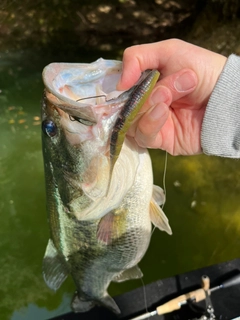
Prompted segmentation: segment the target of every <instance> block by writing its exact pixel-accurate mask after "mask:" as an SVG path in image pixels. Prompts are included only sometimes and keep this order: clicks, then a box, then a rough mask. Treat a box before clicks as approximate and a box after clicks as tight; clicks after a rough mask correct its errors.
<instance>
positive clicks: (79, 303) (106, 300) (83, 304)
mask: <svg viewBox="0 0 240 320" xmlns="http://www.w3.org/2000/svg"><path fill="white" fill-rule="evenodd" d="M95 306H104V307H106V308H108V309H109V310H111V311H112V312H114V313H115V314H120V313H121V311H120V309H119V308H118V306H117V304H116V302H115V301H114V300H113V299H112V298H111V297H110V296H109V295H108V294H106V295H105V296H104V297H103V298H101V299H98V300H91V301H88V300H84V298H80V297H79V296H78V293H77V292H75V295H74V297H73V300H72V310H73V311H74V312H87V311H89V310H90V309H92V308H93V307H95Z"/></svg>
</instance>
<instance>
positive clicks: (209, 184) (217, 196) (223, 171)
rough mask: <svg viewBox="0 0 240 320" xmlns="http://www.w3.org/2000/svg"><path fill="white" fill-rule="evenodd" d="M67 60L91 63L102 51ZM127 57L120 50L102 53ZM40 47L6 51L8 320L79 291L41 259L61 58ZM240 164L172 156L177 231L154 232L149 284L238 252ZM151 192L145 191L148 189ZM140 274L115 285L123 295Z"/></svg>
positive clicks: (3, 205) (39, 316) (45, 310)
mask: <svg viewBox="0 0 240 320" xmlns="http://www.w3.org/2000/svg"><path fill="white" fill-rule="evenodd" d="M84 52H85V53H81V54H78V55H75V56H74V57H69V56H62V57H61V60H62V61H67V62H71V61H79V62H91V61H94V60H95V59H97V58H98V57H100V53H99V52H96V51H94V52H87V53H86V51H84ZM101 56H102V57H104V58H110V57H111V58H113V59H115V58H120V56H121V55H120V53H118V52H110V53H109V52H108V53H107V54H106V55H104V54H103V53H101ZM59 59H60V58H59V57H58V58H56V57H46V56H44V54H40V53H39V52H36V53H34V52H32V53H31V52H30V53H29V52H28V53H26V52H22V53H21V52H20V53H17V54H16V53H14V54H13V53H10V52H7V53H6V52H5V53H2V54H0V69H1V73H0V90H1V93H0V215H1V224H0V239H1V241H0V266H1V272H0V283H1V287H0V314H1V319H2V320H5V319H11V320H20V319H25V320H30V319H35V320H43V319H48V318H51V317H53V316H56V315H59V314H62V313H65V312H68V311H69V310H70V307H69V304H70V300H71V297H72V294H73V292H74V290H75V288H74V285H73V282H72V280H71V279H70V278H69V279H67V281H66V282H65V283H64V284H63V286H62V287H61V288H60V289H59V290H58V291H57V292H56V293H54V292H52V291H51V290H50V289H48V288H47V286H46V285H45V283H44V281H43V278H42V274H41V265H42V258H43V255H44V251H45V247H46V244H47V241H48V234H49V233H48V225H47V218H46V210H45V186H44V173H43V161H42V151H41V132H40V101H41V97H42V91H43V84H42V80H41V71H42V68H43V67H44V65H46V64H47V63H50V62H53V61H57V60H58V61H59ZM151 155H152V160H153V167H154V177H155V183H156V184H158V185H161V186H162V184H163V182H162V181H163V171H164V162H165V153H164V152H162V151H159V150H155V151H152V152H151ZM239 168H240V163H239V161H237V160H230V159H221V158H216V157H207V156H205V155H200V156H196V157H171V156H168V166H167V176H166V190H167V203H166V205H165V207H164V211H165V213H166V214H167V216H168V217H169V220H170V224H171V227H172V230H173V235H172V236H168V235H167V234H165V233H162V232H160V231H158V230H155V231H154V233H153V237H152V241H151V244H150V247H149V250H148V252H147V254H146V255H145V257H144V259H143V260H142V262H141V263H140V268H141V269H142V271H143V273H144V278H143V280H144V283H145V284H147V283H149V282H152V281H154V280H156V279H159V278H164V277H169V276H172V275H175V274H178V273H182V272H186V271H189V270H193V269H196V268H199V267H203V266H207V265H210V264H214V263H218V262H222V261H226V260H229V259H233V258H236V257H239V250H240V200H239V194H240V170H239ZM143 196H144V195H143ZM139 286H142V283H141V281H139V280H135V281H129V282H125V283H122V284H113V285H111V286H110V290H109V291H110V294H111V295H117V294H121V293H123V292H126V291H128V290H132V289H133V288H135V287H139Z"/></svg>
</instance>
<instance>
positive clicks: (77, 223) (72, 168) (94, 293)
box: [42, 58, 172, 314]
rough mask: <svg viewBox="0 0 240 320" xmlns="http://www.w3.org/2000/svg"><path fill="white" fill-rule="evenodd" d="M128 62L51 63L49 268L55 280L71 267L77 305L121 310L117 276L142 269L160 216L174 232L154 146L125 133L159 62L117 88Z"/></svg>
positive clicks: (46, 135) (47, 79)
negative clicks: (114, 293)
mask: <svg viewBox="0 0 240 320" xmlns="http://www.w3.org/2000/svg"><path fill="white" fill-rule="evenodd" d="M121 72H122V62H121V61H118V60H105V59H102V58H100V59H98V60H96V61H94V62H92V63H51V64H49V65H47V66H46V67H45V68H44V70H43V82H44V85H45V90H44V95H43V102H42V151H43V158H44V171H45V182H46V203H47V212H48V222H49V229H50V238H49V241H48V244H47V248H46V252H45V255H44V258H43V278H44V280H45V282H46V284H47V286H48V287H49V288H51V289H53V290H55V291H56V290H57V289H58V288H59V287H60V286H61V284H62V283H63V282H64V280H65V279H66V278H67V277H68V276H69V275H71V277H72V278H73V281H74V283H75V285H76V292H75V293H74V296H73V299H72V303H71V307H72V310H73V311H74V312H87V311H89V310H90V309H91V308H93V307H95V306H104V307H106V308H108V309H110V310H111V311H112V312H114V313H116V314H119V313H120V309H119V307H118V306H117V304H116V302H115V301H114V299H113V298H112V297H110V295H109V294H108V291H107V290H108V286H109V285H110V283H111V282H122V281H125V280H128V279H138V278H141V277H142V276H143V274H142V271H141V270H140V268H139V267H138V263H139V262H140V261H141V259H142V258H143V256H144V254H145V252H146V251H147V249H148V246H149V243H150V238H151V232H152V224H153V225H154V226H156V227H158V228H159V229H160V230H163V231H166V232H167V233H168V234H171V233H172V231H171V228H170V226H169V222H168V219H167V217H166V215H165V214H164V212H163V211H162V209H161V206H160V205H161V204H163V203H164V201H165V195H164V192H163V190H162V189H161V188H160V187H159V186H156V185H154V184H153V172H152V164H151V158H150V156H149V153H148V150H147V149H145V148H141V147H139V146H138V144H137V143H136V141H135V140H134V139H133V138H132V137H130V136H128V135H127V131H128V129H129V127H130V126H131V125H132V123H133V122H134V121H136V118H137V115H138V114H139V110H140V109H141V107H142V105H143V104H144V102H145V101H146V99H147V98H148V96H149V94H150V92H151V91H152V89H153V87H154V85H155V83H156V82H157V80H158V77H159V72H158V71H156V70H148V71H145V72H143V73H142V76H141V77H140V79H139V81H138V83H137V84H136V85H135V86H133V87H132V88H130V89H129V90H127V91H118V90H117V89H116V87H117V83H118V81H119V79H120V76H121Z"/></svg>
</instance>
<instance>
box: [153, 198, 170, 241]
mask: <svg viewBox="0 0 240 320" xmlns="http://www.w3.org/2000/svg"><path fill="white" fill-rule="evenodd" d="M150 219H151V221H152V223H153V224H154V225H155V227H157V228H158V229H160V230H162V231H166V232H167V233H168V234H170V235H171V234H172V230H171V227H170V226H169V223H168V218H167V217H166V216H165V214H164V212H163V211H162V209H161V208H160V207H159V206H158V204H157V203H156V202H155V200H153V199H152V201H151V202H150Z"/></svg>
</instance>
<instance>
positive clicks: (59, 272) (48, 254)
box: [43, 239, 69, 290]
mask: <svg viewBox="0 0 240 320" xmlns="http://www.w3.org/2000/svg"><path fill="white" fill-rule="evenodd" d="M68 273H69V272H68V270H67V267H66V266H65V265H64V263H63V262H62V259H61V258H60V256H59V255H58V252H57V250H56V248H55V246H54V244H53V242H52V240H51V239H49V241H48V245H47V248H46V251H45V256H44V258H43V278H44V280H45V282H46V284H47V285H48V287H49V288H50V289H52V290H57V289H58V288H59V287H60V286H61V284H62V283H63V282H64V280H65V279H66V278H67V276H68Z"/></svg>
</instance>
